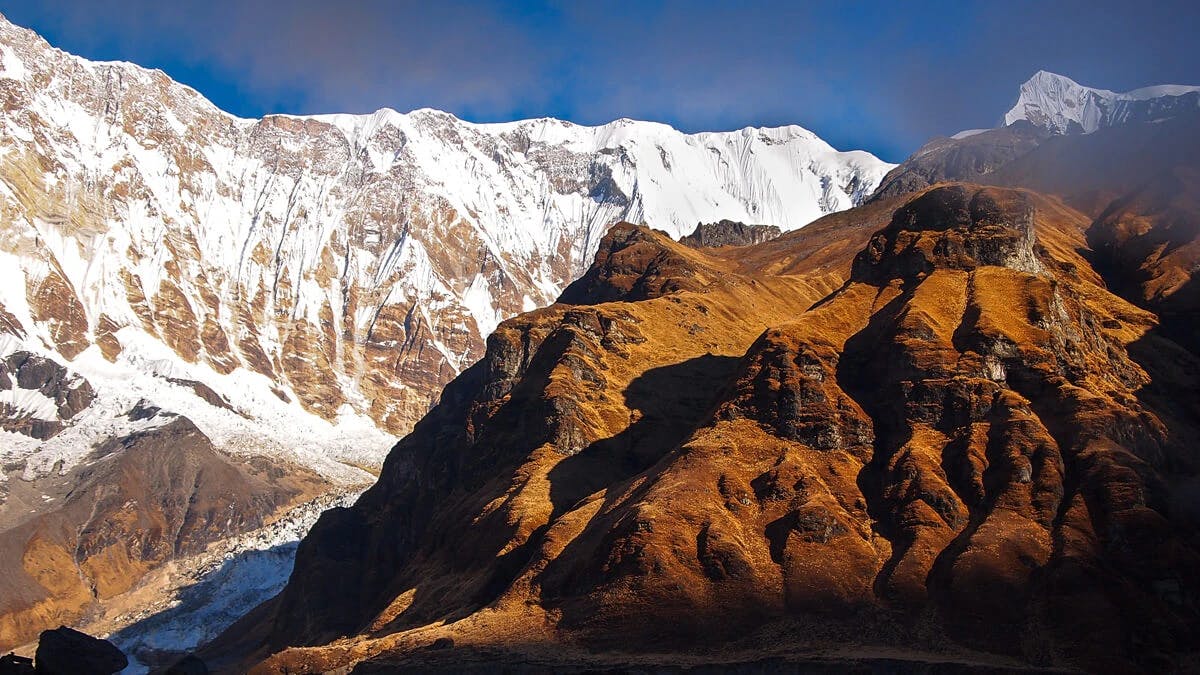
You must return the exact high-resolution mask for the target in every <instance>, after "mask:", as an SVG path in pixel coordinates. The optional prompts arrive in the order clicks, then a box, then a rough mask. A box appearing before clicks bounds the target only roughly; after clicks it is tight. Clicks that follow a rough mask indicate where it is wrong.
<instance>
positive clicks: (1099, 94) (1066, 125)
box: [1004, 70, 1200, 134]
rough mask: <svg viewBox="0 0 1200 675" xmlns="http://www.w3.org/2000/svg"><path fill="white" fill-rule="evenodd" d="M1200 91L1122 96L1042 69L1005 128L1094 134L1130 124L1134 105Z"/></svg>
mask: <svg viewBox="0 0 1200 675" xmlns="http://www.w3.org/2000/svg"><path fill="white" fill-rule="evenodd" d="M1192 92H1200V87H1198V86H1187V85H1178V84H1164V85H1156V86H1151V87H1143V88H1141V89H1134V90H1133V91H1129V92H1125V93H1118V92H1114V91H1109V90H1108V89H1096V88H1095V87H1086V86H1084V85H1081V84H1079V83H1078V82H1076V81H1074V80H1072V79H1071V78H1069V77H1065V76H1063V75H1058V74H1056V73H1050V72H1047V71H1045V70H1039V71H1038V72H1036V73H1034V75H1033V77H1031V78H1029V80H1028V81H1026V82H1025V84H1022V85H1021V92H1020V95H1019V96H1018V98H1017V103H1016V105H1014V106H1013V107H1012V109H1011V110H1009V111H1008V112H1007V113H1006V114H1005V115H1004V124H1005V126H1007V125H1010V124H1012V123H1014V122H1017V121H1019V120H1027V121H1029V122H1030V123H1032V124H1034V125H1036V126H1040V127H1042V128H1045V129H1048V130H1050V131H1052V132H1054V133H1059V134H1066V133H1071V132H1072V131H1082V133H1085V134H1090V133H1092V132H1093V131H1096V130H1097V129H1100V128H1102V127H1106V126H1111V125H1113V124H1118V123H1121V122H1124V121H1126V120H1127V119H1129V118H1130V116H1131V110H1130V109H1131V107H1137V106H1131V105H1130V104H1131V103H1132V102H1137V101H1153V100H1156V99H1161V98H1166V97H1178V96H1183V95H1186V94H1190V93H1192Z"/></svg>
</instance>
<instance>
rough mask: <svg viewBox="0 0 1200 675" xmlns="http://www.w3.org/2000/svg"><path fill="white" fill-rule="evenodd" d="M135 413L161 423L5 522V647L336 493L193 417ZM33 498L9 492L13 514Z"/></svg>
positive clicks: (1, 590)
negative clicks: (238, 447) (239, 453)
mask: <svg viewBox="0 0 1200 675" xmlns="http://www.w3.org/2000/svg"><path fill="white" fill-rule="evenodd" d="M132 414H135V415H144V416H146V417H150V418H153V417H161V418H163V419H162V420H161V422H162V423H161V424H160V425H159V426H156V427H152V428H150V429H147V430H145V431H142V432H138V433H136V434H133V435H130V436H127V437H124V438H121V439H119V440H113V441H110V442H109V443H107V444H105V445H102V446H100V447H98V448H97V449H96V450H94V451H93V456H92V457H90V458H89V460H88V461H87V462H85V463H84V464H83V465H81V466H79V467H77V468H76V469H74V470H73V471H71V472H69V473H68V474H66V475H64V476H59V477H55V478H53V479H50V480H43V481H39V482H37V483H36V484H35V485H34V486H31V487H33V488H35V489H36V490H37V491H38V492H39V493H42V492H44V493H45V496H43V497H42V499H43V500H49V502H48V503H42V504H36V506H37V507H38V508H36V509H34V510H32V512H31V510H30V509H26V508H22V509H19V510H18V509H16V508H10V509H9V510H7V511H6V512H5V513H4V514H3V518H2V519H0V568H2V569H4V570H5V574H4V575H0V643H3V644H7V645H19V644H22V643H24V642H27V641H29V640H32V639H33V638H35V637H36V636H37V635H38V633H39V632H40V631H41V630H42V629H43V628H45V627H46V626H48V625H59V624H77V623H78V622H79V621H80V620H81V619H82V618H84V617H85V616H86V615H87V613H88V612H89V611H90V610H93V609H95V608H97V607H98V606H100V605H102V604H103V603H104V602H106V601H108V600H110V599H112V598H113V597H115V596H118V595H120V594H122V593H125V592H126V591H129V590H130V589H131V588H133V587H134V586H135V585H136V584H137V583H138V582H139V581H140V580H141V579H142V577H143V576H144V575H145V574H146V573H147V572H148V571H149V570H150V569H152V568H154V567H157V566H159V565H162V564H163V563H165V562H167V561H170V560H173V559H176V558H180V557H184V556H187V555H191V554H195V553H198V552H200V551H203V550H204V548H205V547H206V546H207V545H208V544H210V543H212V542H214V541H219V540H222V539H224V538H226V537H229V536H230V535H233V534H237V533H240V532H246V531H249V530H252V529H255V528H257V527H259V526H261V525H263V524H264V523H266V522H268V521H269V520H270V519H271V518H273V517H275V516H277V515H278V514H279V513H280V512H282V511H284V510H285V509H286V508H287V507H290V506H293V505H295V504H297V503H299V502H301V501H303V500H306V499H309V498H312V497H313V496H314V495H315V494H317V493H319V492H321V491H324V490H325V489H327V487H328V486H327V484H326V482H325V481H324V480H323V479H321V478H319V477H318V476H317V475H315V474H313V473H311V472H310V471H308V470H306V469H304V468H302V467H286V469H285V467H281V466H279V465H278V464H276V463H273V462H269V461H267V460H257V461H254V460H250V461H239V460H236V459H234V458H231V457H228V456H225V455H223V454H221V453H219V452H217V451H216V450H215V449H214V448H213V445H212V442H211V441H210V440H209V439H208V437H207V436H205V435H204V434H203V433H202V432H200V430H199V429H197V428H196V426H195V425H194V424H193V423H192V421H191V420H189V419H188V418H186V417H182V416H178V415H175V414H172V413H166V412H163V411H159V410H156V409H151V408H142V409H139V410H137V411H135V412H134V413H132ZM15 487H16V489H17V490H19V491H22V492H28V491H29V489H30V488H28V487H25V486H22V485H17V486H15ZM50 495H54V497H51V496H50ZM29 497H30V495H26V494H15V495H10V500H11V502H12V504H10V506H12V505H13V504H21V505H24V502H26V501H29Z"/></svg>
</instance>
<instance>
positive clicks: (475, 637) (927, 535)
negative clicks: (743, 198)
mask: <svg viewBox="0 0 1200 675" xmlns="http://www.w3.org/2000/svg"><path fill="white" fill-rule="evenodd" d="M831 218H836V219H839V221H840V222H839V225H840V227H838V228H836V229H831V228H829V227H827V224H826V223H824V221H819V222H818V223H815V224H814V225H813V226H812V227H811V228H806V229H805V230H802V231H800V232H798V233H792V234H789V235H785V236H784V237H781V238H779V239H777V240H774V241H771V242H767V243H764V244H760V245H757V246H752V247H746V248H740V249H739V248H734V249H715V250H710V251H695V250H690V249H686V248H684V247H681V246H680V245H678V244H676V243H675V242H671V241H670V240H669V239H667V238H666V237H664V236H662V235H660V234H657V233H655V232H653V231H651V230H647V229H644V228H636V227H633V226H626V225H622V226H618V227H616V228H614V230H613V231H612V232H611V233H610V235H609V236H608V237H607V238H606V241H605V243H604V244H602V246H601V249H600V253H599V254H598V256H597V259H596V264H595V265H594V266H593V268H592V269H591V270H590V271H589V272H588V274H587V275H585V277H584V278H583V279H582V280H581V281H580V282H577V285H576V286H573V287H572V289H574V290H573V291H572V290H571V289H568V293H565V294H564V300H565V299H571V300H573V301H574V303H575V304H566V303H561V304H558V305H555V306H553V307H550V308H548V309H545V310H540V311H537V312H532V313H529V314H525V315H522V316H520V317H517V318H515V319H512V320H510V321H507V322H505V323H503V324H502V325H501V326H500V328H499V329H498V330H497V332H496V333H495V334H494V335H493V336H492V338H491V339H490V340H489V342H488V350H487V355H486V356H485V358H484V359H483V360H482V361H480V362H479V363H478V364H476V365H475V366H473V367H472V368H471V369H469V370H468V371H466V372H465V373H464V374H463V375H462V376H460V377H459V378H458V379H456V380H455V381H454V382H453V383H452V384H451V385H450V386H449V387H447V389H446V391H445V393H444V395H443V397H442V402H441V403H440V404H439V405H438V407H437V408H435V410H434V411H433V412H432V413H431V414H430V415H429V416H427V417H426V418H425V419H424V420H422V422H420V423H419V424H418V425H417V427H416V429H415V430H414V432H413V433H412V434H410V435H409V436H407V437H406V438H405V439H404V440H402V441H401V442H400V443H399V444H398V445H397V446H396V448H394V449H393V451H392V453H391V455H390V456H389V458H388V461H387V463H386V465H385V467H384V471H383V473H382V475H381V477H380V481H379V483H378V484H377V485H376V486H375V487H374V488H372V489H371V490H370V491H368V492H367V493H366V494H365V495H364V497H363V498H362V499H361V500H360V501H359V502H358V503H357V504H355V505H354V506H353V507H351V508H349V509H337V510H333V511H330V512H328V513H326V514H325V515H324V516H323V517H322V519H321V521H320V522H319V523H318V525H317V526H316V527H315V528H314V530H313V531H312V533H311V534H310V535H309V536H308V537H307V538H306V539H305V540H304V542H303V543H302V544H301V547H300V551H299V554H298V558H297V564H296V569H295V572H294V573H293V576H292V578H291V580H290V582H289V584H288V586H287V588H286V589H285V590H284V592H283V593H282V594H281V595H280V596H279V597H278V598H277V599H276V600H274V601H272V602H271V603H268V604H267V605H264V606H263V607H261V608H260V609H259V610H257V611H256V612H255V613H254V614H252V615H250V616H249V617H247V618H246V619H245V620H243V622H242V623H241V624H239V625H238V626H235V628H234V629H233V630H232V631H230V632H229V633H227V634H226V636H225V637H224V638H222V639H221V640H218V642H217V643H216V644H214V645H213V646H212V647H211V648H210V649H209V651H208V654H207V655H208V657H209V658H210V659H212V660H213V663H217V664H222V663H224V664H231V663H242V664H243V665H245V664H246V663H247V662H246V661H244V660H243V661H236V660H230V659H237V658H241V659H245V658H248V659H249V661H250V662H257V663H259V666H258V669H259V670H260V671H262V672H275V671H276V670H278V669H279V668H284V667H286V668H288V669H289V671H292V672H295V671H301V672H314V671H319V670H326V669H330V668H334V667H340V666H343V665H347V664H353V663H360V664H362V663H363V662H369V663H370V664H372V665H371V667H372V668H377V669H378V668H386V667H399V666H405V667H423V666H421V664H425V665H427V666H429V667H436V662H437V660H438V658H440V657H439V656H437V654H438V652H430V651H428V650H427V649H426V648H427V647H428V646H429V645H431V644H434V643H435V641H438V640H440V642H437V644H439V645H441V646H449V645H453V646H454V649H453V651H452V653H459V652H460V650H467V651H461V653H463V654H467V653H468V652H469V651H470V650H472V649H474V650H478V649H484V650H492V651H491V652H489V653H491V654H492V655H493V657H494V658H493V662H494V661H502V662H505V663H510V664H514V665H515V666H520V665H521V664H527V665H528V664H531V663H543V664H545V663H547V661H546V659H550V661H549V662H550V663H553V662H554V658H555V657H554V656H553V655H555V654H557V655H558V657H557V658H560V659H568V661H567V662H576V663H577V662H579V661H586V662H588V663H593V664H595V665H596V666H597V667H601V666H603V665H604V664H606V663H607V664H610V665H611V664H613V663H626V664H628V663H630V662H636V663H642V664H654V663H662V661H661V659H663V658H666V659H667V662H677V661H673V660H672V658H673V657H664V656H661V655H664V654H666V655H669V654H673V653H674V654H676V655H677V654H678V650H681V649H684V648H687V649H696V646H697V645H704V646H703V647H702V648H700V651H699V652H698V654H699V655H698V656H697V657H696V658H700V659H702V660H703V661H707V662H721V663H725V664H727V665H736V664H753V663H756V662H759V661H761V659H764V658H767V659H770V658H776V659H781V660H782V662H796V661H805V662H811V663H816V661H812V659H815V658H818V657H820V658H825V657H828V656H830V655H831V654H832V655H835V656H836V655H840V656H837V658H843V657H846V658H851V659H852V660H853V659H862V658H866V657H868V656H869V655H872V654H874V655H881V654H882V655H885V656H887V658H895V659H898V660H899V662H900V663H902V664H908V665H909V666H913V667H916V666H919V665H920V664H926V665H927V664H930V663H934V662H942V661H951V662H954V663H958V664H966V665H971V666H976V667H979V666H991V667H997V668H1006V667H1015V666H1019V665H1022V664H1023V665H1026V666H1028V665H1046V666H1059V667H1062V666H1066V667H1083V668H1102V669H1109V668H1117V669H1124V668H1134V667H1141V668H1146V667H1154V668H1159V667H1166V666H1169V665H1170V664H1172V663H1175V662H1176V661H1177V660H1178V659H1181V658H1184V657H1183V654H1185V653H1186V650H1187V649H1188V648H1189V647H1188V646H1189V645H1192V644H1194V642H1195V639H1196V637H1197V636H1196V635H1195V628H1194V626H1195V625H1196V619H1197V618H1198V617H1197V610H1196V608H1197V598H1198V597H1200V596H1198V592H1200V589H1198V588H1197V587H1196V580H1197V579H1200V555H1198V554H1197V550H1198V546H1197V535H1196V532H1197V530H1196V525H1197V511H1196V510H1195V508H1194V505H1195V496H1194V494H1195V492H1196V490H1195V485H1196V484H1197V478H1196V476H1197V470H1198V469H1200V457H1198V455H1197V453H1196V451H1195V450H1194V447H1193V446H1192V445H1191V444H1190V443H1189V442H1188V439H1190V438H1194V437H1195V435H1196V434H1197V433H1200V429H1197V428H1196V420H1197V419H1200V415H1197V414H1195V413H1196V412H1197V409H1196V401H1198V400H1200V396H1197V394H1198V392H1197V391H1196V382H1197V379H1196V377H1195V375H1196V374H1197V373H1198V372H1200V363H1198V362H1197V359H1196V357H1195V356H1194V355H1193V354H1191V353H1190V352H1188V351H1187V350H1186V349H1184V348H1182V347H1180V346H1179V345H1178V344H1177V343H1176V342H1174V341H1173V340H1171V339H1170V337H1169V335H1166V334H1164V331H1163V330H1162V329H1161V328H1160V326H1159V325H1158V320H1157V318H1156V316H1155V315H1154V314H1153V313H1151V312H1150V311H1147V310H1145V309H1142V308H1139V307H1137V306H1136V305H1134V304H1131V303H1129V302H1126V301H1125V300H1122V299H1121V298H1120V297H1118V296H1116V295H1114V294H1112V293H1111V292H1109V291H1108V290H1107V289H1106V288H1105V285H1104V280H1103V279H1102V277H1101V275H1100V274H1099V273H1098V272H1097V271H1096V270H1095V269H1093V267H1092V265H1091V264H1090V262H1089V259H1088V257H1087V256H1085V255H1083V253H1086V252H1087V251H1088V241H1087V236H1088V234H1087V233H1088V230H1089V228H1090V227H1091V220H1092V219H1091V218H1090V217H1089V216H1087V215H1085V214H1083V213H1081V212H1079V211H1077V210H1075V209H1072V208H1070V207H1068V206H1066V205H1065V204H1064V203H1063V202H1062V201H1060V200H1058V199H1056V198H1053V197H1046V196H1042V195H1039V194H1036V193H1032V192H1028V191H1024V190H1013V189H1003V188H983V187H978V186H972V185H947V186H941V187H936V188H933V189H930V190H927V191H924V192H920V193H917V194H915V195H912V196H910V197H906V198H900V197H897V198H893V201H890V202H889V201H885V200H878V201H877V202H876V203H875V205H874V206H873V207H870V206H869V207H865V208H861V209H856V210H854V211H851V212H848V213H845V214H839V215H836V216H832V217H831ZM834 232H839V233H842V234H841V236H837V237H835V236H831V235H832V233H834ZM859 237H861V238H859ZM850 245H853V246H855V247H856V249H849V250H847V248H846V247H847V246H850ZM854 250H857V254H855V253H854ZM826 286H828V288H825V287H826ZM823 288H824V290H820V289H823ZM571 293H576V294H577V295H571ZM585 303H587V304H585ZM1189 505H1191V506H1189ZM471 653H474V652H471ZM247 654H249V656H248V657H247V656H246V655H247ZM237 655H241V656H237ZM655 655H659V656H655ZM880 658H882V657H880ZM622 659H624V660H622ZM656 659H658V661H656ZM835 660H836V659H835ZM856 662H858V663H860V665H861V661H856ZM443 663H444V661H443ZM360 667H362V668H367V665H365V664H364V665H362V666H360ZM747 667H749V666H747Z"/></svg>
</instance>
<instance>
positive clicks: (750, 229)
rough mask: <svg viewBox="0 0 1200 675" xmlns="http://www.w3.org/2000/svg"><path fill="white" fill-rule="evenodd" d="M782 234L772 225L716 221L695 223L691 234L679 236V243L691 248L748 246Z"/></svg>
mask: <svg viewBox="0 0 1200 675" xmlns="http://www.w3.org/2000/svg"><path fill="white" fill-rule="evenodd" d="M780 234H782V231H780V229H779V228H778V227H775V226H774V225H747V224H746V223H741V222H738V221H735V220H722V221H719V222H716V223H696V229H695V230H693V231H692V233H691V234H689V235H686V236H684V237H681V238H680V239H679V243H681V244H683V245H684V246H691V247H692V248H713V247H716V246H749V245H751V244H761V243H763V242H764V241H770V240H772V239H774V238H775V237H778V236H779V235H780Z"/></svg>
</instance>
